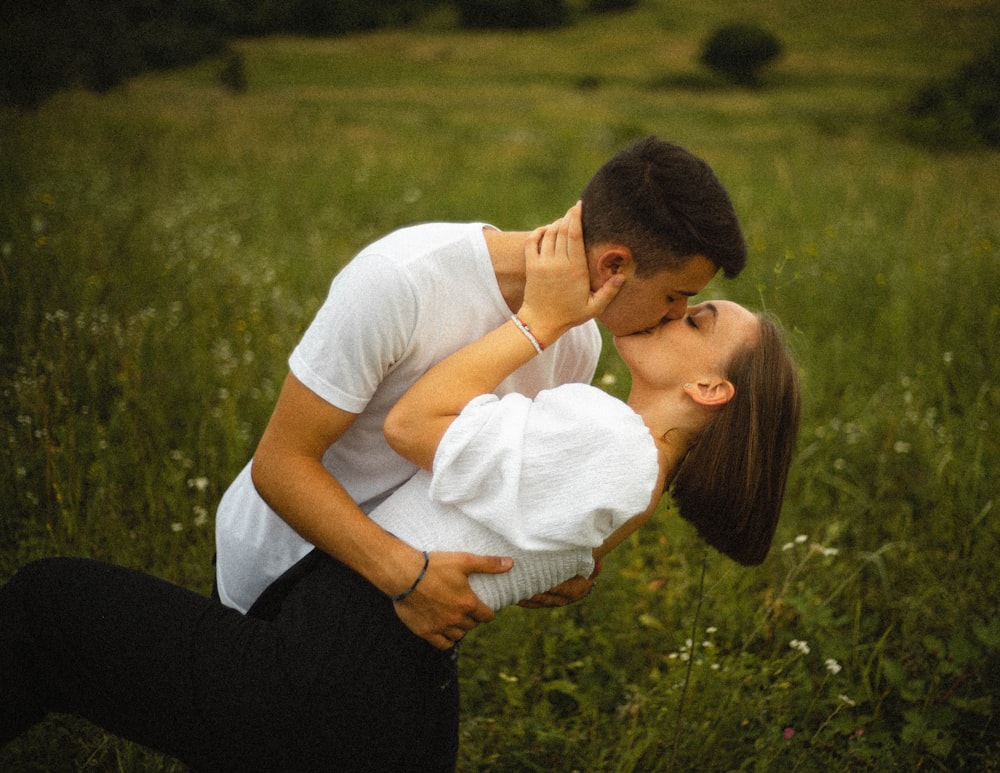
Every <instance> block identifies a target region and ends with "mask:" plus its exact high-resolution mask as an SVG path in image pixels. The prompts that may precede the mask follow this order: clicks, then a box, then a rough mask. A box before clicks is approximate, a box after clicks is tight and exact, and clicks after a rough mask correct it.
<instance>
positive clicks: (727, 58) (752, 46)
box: [700, 23, 782, 86]
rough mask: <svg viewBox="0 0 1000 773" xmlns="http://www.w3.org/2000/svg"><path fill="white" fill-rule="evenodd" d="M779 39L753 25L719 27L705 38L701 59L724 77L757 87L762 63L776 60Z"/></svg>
mask: <svg viewBox="0 0 1000 773" xmlns="http://www.w3.org/2000/svg"><path fill="white" fill-rule="evenodd" d="M781 50H782V45H781V41H779V40H778V39H777V38H776V37H775V36H774V35H772V34H771V33H770V32H768V31H767V30H764V29H762V28H760V27H757V26H755V25H752V24H743V23H734V24H727V25H725V26H723V27H719V28H718V29H717V30H715V32H713V33H712V34H711V35H710V36H709V38H708V39H707V40H706V41H705V44H704V46H703V48H702V52H701V58H700V61H701V63H702V64H704V65H706V66H707V67H709V68H710V69H712V70H713V71H715V72H717V73H719V74H720V75H722V76H723V77H724V78H726V79H727V80H730V81H732V82H733V83H738V84H740V85H741V86H756V85H758V84H759V82H760V71H761V69H762V68H763V67H764V65H766V64H768V63H769V62H771V61H772V60H774V59H776V58H777V57H778V56H779V55H780V54H781Z"/></svg>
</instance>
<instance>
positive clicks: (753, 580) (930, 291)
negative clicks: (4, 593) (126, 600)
mask: <svg viewBox="0 0 1000 773" xmlns="http://www.w3.org/2000/svg"><path fill="white" fill-rule="evenodd" d="M674 6H676V7H674ZM733 18H740V19H750V20H753V21H756V22H758V23H761V24H763V25H764V26H766V27H767V28H768V29H770V30H771V31H772V32H773V33H775V34H776V35H777V36H778V37H779V38H780V39H781V40H782V41H783V43H784V45H785V53H784V56H783V57H782V58H781V59H780V60H779V61H778V62H777V63H776V64H775V65H774V66H772V68H771V69H770V70H769V71H768V72H767V73H766V76H765V79H764V85H763V86H762V87H761V88H759V89H756V90H752V91H748V90H743V89H738V88H735V87H731V86H728V85H726V84H725V83H723V82H721V81H719V80H717V79H716V78H714V77H713V76H711V75H710V74H708V73H707V72H706V71H704V70H702V69H701V68H700V67H699V65H698V64H697V55H698V51H699V47H700V45H701V42H702V41H703V40H704V38H705V37H707V35H708V33H709V32H710V31H711V30H712V29H713V27H715V26H716V25H718V24H720V23H722V22H724V21H728V20H730V19H733ZM998 32H1000V8H998V7H997V5H996V3H995V2H986V1H985V0H984V1H983V2H976V1H975V0H950V1H949V0H940V1H933V0H915V1H914V2H909V3H902V2H892V1H890V0H873V1H872V2H869V3H854V2H848V0H834V1H833V2H826V3H819V2H805V3H803V2H791V0H773V1H772V2H769V3H762V2H749V1H748V2H740V3H726V2H721V1H719V0H710V1H709V2H703V3H698V4H681V3H668V2H653V1H652V0H647V2H645V3H644V4H643V6H642V7H641V8H640V9H639V10H636V11H633V12H630V13H627V14H622V15H615V16H610V17H589V18H587V19H585V20H583V21H582V22H581V23H579V24H577V25H575V26H573V27H571V28H568V29H565V30H560V31H553V32H545V33H524V34H470V33H461V34H460V33H457V32H454V31H450V30H448V29H445V28H444V25H443V24H434V23H429V24H427V25H426V26H425V27H424V28H422V29H419V30H413V31H405V32H404V31H391V32H382V33H377V34H370V35H363V36H352V37H347V38H342V39H334V40H321V39H309V40H303V39H293V38H280V37H279V38H269V39H262V40H247V41H241V42H239V43H238V44H237V45H236V49H237V50H238V52H239V53H240V54H241V55H242V57H243V59H244V61H245V66H246V74H247V78H248V84H249V87H248V89H247V91H246V92H245V93H241V94H234V93H231V92H229V91H227V90H226V89H225V88H223V87H222V85H221V84H220V81H219V70H220V68H221V66H222V63H221V62H220V61H211V62H205V63H203V64H201V65H198V66H195V67H192V68H188V69H183V70H179V71H174V72H169V73H164V74H157V75H150V76H145V77H141V78H137V79H135V80H133V81H131V82H129V83H128V85H127V86H125V87H123V88H121V89H118V90H116V91H113V92H111V93H108V94H106V95H103V96H99V95H94V94H89V93H83V92H68V93H64V94H61V95H58V96H57V97H55V98H54V99H53V100H52V101H51V102H49V103H47V104H46V105H44V106H43V107H42V108H41V109H39V110H38V111H37V112H35V113H16V112H0V391H2V403H0V405H2V411H0V579H5V578H6V577H9V576H10V575H11V574H12V573H13V572H14V570H15V569H16V568H17V567H18V566H19V565H21V564H22V563H24V562H25V561H28V560H30V559H32V558H36V557H40V556H44V555H53V554H63V555H87V556H92V557H96V558H100V559H105V560H111V561H115V562H118V563H122V564H126V565H129V566H135V567H140V568H143V569H145V570H148V571H150V572H152V573H154V574H157V575H160V576H162V577H166V578H168V579H171V580H173V581H176V582H179V583H182V584H184V585H187V586H189V587H192V588H195V589H197V590H200V591H207V590H208V588H209V587H210V583H211V564H210V560H211V556H212V552H213V535H212V522H213V512H214V507H215V504H216V502H217V500H218V498H219V496H220V494H221V492H222V491H223V490H224V488H225V487H226V485H227V484H228V483H229V481H230V480H231V478H232V477H233V476H234V475H235V473H236V472H237V470H238V469H239V468H240V467H241V466H242V465H243V464H244V463H245V461H246V460H247V459H248V458H249V456H250V454H251V453H252V450H253V448H254V445H255V443H256V439H257V437H258V436H259V433H260V431H261V429H262V428H263V425H264V423H265V422H266V420H267V417H268V415H269V413H270V409H271V407H272V405H273V402H274V399H275V397H276V390H277V388H278V385H280V383H281V379H282V378H283V376H284V373H285V370H286V357H287V355H288V353H289V352H290V350H291V348H292V347H293V346H294V344H295V342H296V340H297V338H298V336H299V335H300V334H301V332H302V330H303V329H304V327H305V326H306V325H307V324H308V322H309V320H310V319H311V315H312V313H313V311H314V310H315V309H316V307H317V306H318V305H319V303H320V301H321V299H322V298H323V296H324V295H325V293H326V289H327V286H328V284H329V281H330V278H331V277H332V276H333V274H334V273H335V272H336V271H337V270H338V268H339V267H340V266H341V265H343V263H344V262H345V261H346V260H348V259H349V258H350V256H351V255H352V254H353V252H354V251H356V250H357V249H358V248H359V247H361V246H362V245H363V244H365V243H366V242H368V241H369V240H371V239H373V238H374V237H376V236H378V235H380V234H382V233H383V232H385V231H387V230H389V229H391V228H393V227H396V226H399V225H404V224H408V223H412V222H417V221H426V220H486V221H489V222H492V223H494V224H496V225H498V226H500V227H503V228H511V229H515V228H524V227H533V226H534V225H537V224H540V223H543V222H548V221H549V220H551V219H553V218H554V217H556V216H558V215H559V214H560V213H561V212H563V211H564V210H565V208H566V207H567V206H568V205H569V204H571V203H572V202H573V201H575V200H576V198H577V196H578V195H579V192H580V189H581V187H582V186H583V184H584V183H585V182H586V180H587V179H588V178H589V176H590V175H591V174H592V173H593V171H594V170H595V169H596V168H597V167H598V166H599V165H600V163H602V162H603V161H604V160H605V159H606V158H607V157H609V156H610V155H611V154H612V153H613V152H614V151H615V150H617V149H618V148H619V147H621V146H622V145H623V144H625V143H627V142H629V141H630V140H632V139H635V138H638V137H640V136H643V135H646V134H652V133H655V134H659V135H660V136H662V137H665V138H668V139H672V140H674V141H677V142H679V143H681V144H683V145H685V146H687V147H689V148H690V149H691V150H693V151H694V152H696V153H698V154H699V155H701V156H703V157H704V158H706V159H707V160H708V161H709V162H710V163H711V164H712V165H713V167H715V169H716V170H717V172H718V174H719V176H720V177H721V178H722V179H723V181H724V182H725V183H726V185H727V187H728V188H729V189H730V191H731V193H732V195H733V199H734V201H735V203H736V206H737V209H738V211H739V214H740V216H741V218H742V220H743V222H744V225H745V229H746V233H747V235H748V239H749V243H750V248H751V262H750V266H749V267H748V269H747V270H746V271H745V272H744V274H743V275H742V276H741V277H740V278H739V279H737V280H735V281H724V280H721V279H720V280H716V281H715V282H714V283H713V284H712V285H711V286H710V288H709V290H708V291H707V294H708V295H714V296H725V297H729V298H732V299H734V300H737V301H740V302H743V303H746V304H748V305H751V306H754V307H758V308H761V307H764V308H768V309H770V310H772V311H774V312H775V313H776V314H778V315H779V316H780V317H781V319H782V320H783V321H784V323H785V325H786V326H787V328H788V330H789V333H790V336H791V338H792V341H793V344H794V347H795V349H796V352H797V357H798V360H799V362H800V363H801V367H802V376H803V382H804V387H805V400H806V404H805V414H804V417H803V432H802V436H801V440H800V449H799V454H798V457H797V462H796V465H795V467H794V468H793V472H792V477H791V480H790V483H789V493H788V497H787V501H786V507H785V511H784V514H783V520H782V523H781V525H780V527H779V531H778V537H777V540H776V544H775V547H774V549H773V551H772V554H771V556H770V557H769V558H768V560H767V562H766V563H765V564H764V565H763V566H761V567H759V568H757V569H753V570H745V569H740V568H738V567H736V566H735V565H731V564H728V563H726V561H724V560H723V559H722V558H720V557H719V556H717V555H716V554H713V553H711V552H708V551H706V550H705V549H703V548H702V547H701V546H700V545H699V543H698V542H697V540H696V539H695V538H694V536H693V535H692V533H691V530H690V529H689V528H688V527H687V526H686V525H685V524H684V523H683V522H681V521H680V520H679V519H678V518H676V517H672V513H671V512H670V511H669V510H666V509H665V510H664V511H663V512H662V513H661V514H660V515H659V516H658V519H657V522H656V523H655V524H654V525H652V526H650V527H647V529H645V530H643V532H642V533H641V534H639V535H636V536H635V537H633V538H632V539H631V541H630V542H628V543H627V544H625V545H624V546H623V547H622V548H620V549H619V550H618V551H617V552H616V553H615V554H613V555H612V556H611V557H610V559H609V560H608V561H607V563H606V569H605V571H604V574H603V575H602V579H601V585H600V587H599V589H598V591H597V592H596V593H595V594H593V595H592V596H591V597H590V598H589V599H588V600H587V601H586V602H584V603H581V604H578V605H575V606H573V607H572V608H569V609H566V610H558V611H544V612H538V611H526V610H521V609H510V610H505V611H504V612H503V613H501V615H500V616H499V621H498V622H497V623H496V624H494V625H491V626H486V627H483V628H481V629H478V630H477V631H476V632H474V633H473V634H472V635H470V636H469V637H467V640H466V642H465V643H464V645H463V652H462V687H463V721H462V752H461V769H462V770H464V771H521V770H539V771H633V770H635V771H688V770H691V771H696V770H697V771H702V770H713V771H714V770H720V771H721V770H753V771H763V770H778V769H791V770H798V771H814V770H815V771H826V770H831V769H832V770H846V769H850V770H879V771H881V770H889V769H896V770H906V771H909V770H945V769H948V770H950V769H958V768H963V769H968V770H997V769H1000V763H998V762H997V760H1000V677H998V674H1000V657H998V650H1000V616H998V601H997V599H998V598H1000V581H998V572H997V569H996V563H997V558H996V557H997V555H998V550H1000V545H998V542H1000V540H998V533H1000V529H998V527H997V525H996V519H997V515H998V512H997V504H998V499H1000V420H998V418H997V415H998V411H1000V377H998V373H997V363H998V362H1000V197H998V191H1000V154H998V153H997V152H995V151H986V150H982V151H967V152H964V153H960V154H959V153H951V154H948V153H931V152H929V151H928V150H926V149H924V148H921V147H917V146H913V145H910V144H907V143H906V142H904V141H903V140H902V139H901V138H900V134H899V133H898V131H897V122H898V116H899V114H900V110H901V105H902V104H903V103H904V102H905V101H906V99H907V98H908V97H909V95H910V94H911V93H912V92H913V90H914V89H916V88H917V87H918V86H920V85H921V84H923V83H924V82H926V81H927V80H928V79H929V78H933V77H943V76H945V75H947V74H948V73H949V72H951V71H952V70H953V68H955V67H957V66H958V65H960V64H961V63H963V62H964V61H966V60H967V59H969V58H971V57H972V56H973V55H974V54H976V53H977V52H978V51H979V50H980V49H981V48H982V47H983V46H984V45H985V44H986V43H987V42H988V40H989V38H990V36H991V35H996V34H997V33H998ZM598 378H599V379H600V382H601V383H602V384H605V385H606V386H607V388H608V389H609V390H611V391H614V392H615V393H618V394H621V393H623V392H624V390H625V388H626V386H627V385H626V376H625V374H624V372H623V371H622V368H621V366H620V363H618V361H617V360H616V359H615V356H614V355H613V353H612V352H611V350H610V347H609V350H608V352H607V353H606V355H605V357H604V360H603V361H602V365H601V368H600V371H599V373H598ZM0 769H2V770H5V771H7V770H11V771H28V770H38V771H43V770H44V771H62V770H66V771H71V770H98V771H147V770H161V771H171V770H182V768H181V767H180V766H179V765H178V764H176V763H174V762H173V761H171V760H168V759H163V758H160V757H158V756H157V755H155V754H153V753H151V752H149V751H147V750H144V749H142V748H140V747H137V746H134V745H132V744H129V743H126V742H123V741H120V740H119V739H115V738H111V737H108V736H106V735H104V734H103V733H101V732H100V731H98V730H96V729H94V728H92V727H90V726H89V725H86V724H85V723H82V722H79V721H77V720H73V719H70V718H65V717H57V718H54V719H52V720H51V721H48V722H46V723H45V724H44V725H42V726H40V727H39V728H36V730H34V731H33V732H32V733H30V734H29V735H27V736H26V737H24V738H23V739H20V740H19V741H18V742H16V743H15V744H13V745H12V746H10V747H9V748H8V749H6V750H4V751H0Z"/></svg>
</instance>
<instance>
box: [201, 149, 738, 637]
mask: <svg viewBox="0 0 1000 773" xmlns="http://www.w3.org/2000/svg"><path fill="white" fill-rule="evenodd" d="M582 230H583V238H584V241H585V247H586V252H587V259H588V264H589V268H590V273H591V285H592V288H593V289H597V288H599V287H601V286H603V285H604V283H605V282H606V281H607V279H608V278H609V277H610V276H612V275H614V274H621V275H623V276H624V278H625V279H624V283H623V284H622V285H621V288H620V290H619V292H618V295H617V296H616V298H615V299H614V301H612V303H611V304H610V305H609V306H608V307H607V309H606V310H605V312H604V313H603V314H602V315H601V316H600V317H599V319H600V321H601V322H602V323H603V324H604V325H605V326H606V327H607V328H608V329H609V330H610V331H611V332H612V333H613V334H615V335H629V334H635V333H641V332H643V331H645V330H647V329H649V328H652V327H653V326H654V325H656V324H658V323H659V322H660V321H662V320H663V319H664V318H668V317H669V318H671V319H677V318H680V317H682V316H683V315H684V313H685V311H686V309H687V303H688V299H689V298H690V297H692V296H694V295H696V294H697V293H698V292H700V291H701V290H702V289H703V288H704V287H705V285H707V284H708V282H709V281H710V280H711V279H712V277H713V276H714V275H715V274H716V273H717V272H718V271H719V270H720V269H721V270H722V271H723V273H724V274H725V275H726V276H727V277H730V278H731V277H734V276H736V275H737V274H739V272H740V271H741V270H742V268H743V266H744V265H745V262H746V247H745V244H744V240H743V236H742V233H741V230H740V226H739V222H738V219H737V217H736V214H735V212H734V211H733V207H732V204H731V202H730V200H729V197H728V195H727V194H726V191H725V189H724V188H723V187H722V185H721V183H720V182H719V181H718V179H717V178H716V177H715V175H714V174H713V173H712V171H711V169H710V168H709V167H708V166H707V165H706V164H705V163H704V162H703V161H701V160H699V159H697V158H695V157H694V156H692V155H691V154H690V153H688V152H687V151H685V150H683V149H682V148H679V147H677V146H675V145H671V144H669V143H666V142H663V141H661V140H659V139H657V138H655V137H650V138H647V139H645V140H643V141H641V142H638V143H636V144H635V145H633V146H631V147H629V148H627V149H625V150H623V151H622V152H620V153H619V154H618V155H616V156H615V157H614V158H612V159H611V160H610V161H608V162H607V163H606V164H605V165H604V166H602V167H601V169H600V170H598V172H597V173H596V174H595V175H594V177H593V178H592V179H591V181H590V182H589V183H588V185H587V187H586V189H585V190H584V193H583V196H582ZM527 236H528V234H527V233H525V232H502V231H499V230H497V229H495V228H492V227H491V226H487V225H483V224H428V225H422V226H415V227H412V228H404V229H401V230H399V231H396V232H394V233H392V234H389V235H388V236H386V237H384V238H383V239H381V240H379V241H377V242H375V243H374V244H372V245H370V246H369V247H367V248H365V249H364V250H362V252H361V253H359V255H358V256H357V257H356V258H355V259H354V260H353V261H352V262H351V263H350V264H348V265H347V266H346V267H345V268H344V269H343V271H341V272H340V274H338V276H337V277H336V278H335V279H334V281H333V284H332V286H331V288H330V294H329V296H328V298H327V300H326V302H325V303H324V305H323V307H322V308H321V309H320V310H319V312H318V313H317V316H316V318H315V320H314V321H313V323H312V325H311V326H310V327H309V329H308V330H307V331H306V333H305V335H304V336H303V339H302V341H301V342H300V343H299V345H298V346H297V347H296V349H295V351H294V352H293V353H292V356H291V358H290V361H289V364H290V373H289V375H288V378H287V379H286V382H285V385H284V387H283V389H282V392H281V394H280V396H279V398H278V402H277V404H276V406H275V410H274V413H273V415H272V417H271V420H270V422H269V423H268V426H267V428H266V429H265V431H264V434H263V436H262V438H261V441H260V444H259V446H258V448H257V451H256V453H255V455H254V458H253V460H252V461H251V463H249V464H248V465H247V466H246V468H244V470H243V471H242V472H241V473H240V475H239V476H238V477H237V479H236V480H235V481H234V483H233V484H232V486H231V487H230V488H229V490H228V491H227V492H226V494H225V496H224V497H223V500H222V502H221V503H220V507H219V513H218V518H217V524H216V539H217V548H218V570H217V581H218V592H219V595H220V598H221V599H222V601H223V602H224V603H226V604H228V605H230V606H233V607H235V608H237V609H240V610H242V611H244V612H247V613H249V614H255V615H260V616H268V615H271V614H273V612H274V611H275V608H276V607H275V605H276V604H280V600H281V596H282V593H283V592H284V589H286V588H287V587H289V586H290V584H292V583H294V582H295V581H296V579H297V576H298V575H297V571H296V570H297V566H296V565H297V563H298V562H299V561H300V560H301V559H302V558H304V557H305V556H306V555H307V554H308V553H310V552H311V551H312V550H313V549H314V548H319V549H321V550H324V551H326V552H327V553H329V554H331V555H333V556H334V557H335V558H337V559H338V560H339V561H341V562H342V563H344V564H346V565H347V566H349V567H350V568H352V569H353V570H354V571H356V572H357V573H358V574H360V575H362V576H363V577H365V578H366V579H367V580H368V581H369V582H371V583H372V584H373V585H374V586H375V587H377V588H378V589H380V590H381V591H382V592H383V593H385V594H387V595H388V596H390V597H393V598H395V597H397V596H400V597H402V598H400V599H399V600H397V601H396V602H395V609H396V612H397V614H398V615H399V617H400V619H401V620H402V621H403V623H404V624H405V625H406V626H407V627H408V628H409V629H410V630H411V631H413V632H414V633H415V634H417V635H418V636H420V637H422V638H424V639H425V640H427V641H428V642H430V643H431V644H432V645H434V646H435V647H437V648H439V649H447V648H448V647H450V646H451V645H452V644H453V643H454V641H456V640H457V638H461V635H464V633H465V632H467V631H469V630H471V629H472V628H473V627H475V626H476V625H477V624H478V623H480V622H488V621H490V620H492V618H493V612H492V610H490V609H489V607H487V606H486V605H485V604H483V603H482V602H481V601H480V600H479V599H478V598H476V596H475V594H473V593H472V591H471V590H470V588H469V583H468V576H469V575H470V574H473V573H498V572H503V571H507V570H508V569H509V568H510V566H511V562H510V559H509V558H506V557H498V556H474V555H471V554H467V553H434V554H432V555H431V557H430V560H429V561H425V559H424V556H423V555H422V554H421V553H420V552H419V551H417V550H415V549H413V548H412V547H410V546H409V545H407V544H405V543H403V542H401V541H400V540H398V539H396V538H395V537H394V536H392V535H391V534H389V533H387V532H385V531H383V530H382V529H381V528H379V527H378V526H377V525H376V524H375V523H374V522H373V521H371V520H370V519H369V518H368V517H367V515H366V513H367V512H370V511H371V510H372V509H373V508H374V507H375V506H376V505H377V504H378V503H379V502H380V501H382V500H383V499H384V498H385V497H386V496H387V495H388V494H390V493H391V492H392V491H393V490H394V489H395V488H397V487H398V486H399V485H401V484H402V483H403V482H404V481H405V480H407V479H408V478H409V477H410V476H411V475H412V474H413V472H414V471H415V469H416V468H415V467H414V466H413V465H412V464H410V463H408V462H406V461H405V460H403V459H402V458H401V457H399V456H397V455H396V454H394V453H393V452H392V451H391V449H389V447H388V445H387V444H386V442H385V439H384V438H383V436H382V431H381V430H382V423H383V420H384V418H385V414H386V413H387V412H388V410H389V408H390V407H391V406H392V405H393V404H394V403H395V401H396V399H398V397H399V396H400V395H401V394H402V393H403V392H404V391H406V389H407V388H408V387H409V386H410V385H411V384H412V383H413V382H414V381H415V380H416V379H417V378H418V377H419V376H420V375H421V374H422V373H423V372H425V371H426V370H427V369H429V368H430V367H431V366H432V365H434V364H435V363H436V362H438V361H439V360H441V359H443V358H444V357H445V356H447V355H448V354H450V353H451V352H453V351H455V350H456V349H458V348H460V347H461V346H462V345H464V344H465V343H468V342H469V341H472V340H475V339H477V338H479V337H480V336H481V335H483V334H484V333H485V332H487V331H489V330H492V329H493V328H495V327H497V326H499V325H500V324H501V323H503V322H505V321H506V320H508V319H509V318H510V316H511V314H512V313H513V312H514V311H515V310H516V309H518V308H519V306H520V304H521V300H522V296H523V292H524V286H525V257H524V255H525V253H524V244H525V240H526V238H527ZM543 343H544V342H543ZM599 353H600V335H599V333H598V331H597V328H596V326H595V325H594V323H589V324H587V325H584V326H581V327H579V328H577V329H574V330H573V331H571V332H570V333H568V334H566V335H565V336H563V338H561V339H560V340H559V341H558V342H557V343H556V344H554V345H553V346H552V347H549V348H547V349H546V350H545V352H544V353H543V354H542V355H541V356H539V357H537V358H535V360H533V361H532V362H531V363H530V364H529V365H528V366H526V367H524V368H522V369H521V370H519V371H518V372H517V373H515V374H514V375H513V376H511V377H510V378H509V379H507V380H506V381H505V382H504V383H503V384H502V385H501V387H500V388H499V389H498V390H497V392H498V394H501V395H502V394H507V393H510V392H520V393H522V394H526V395H528V396H532V397H533V396H534V395H535V394H537V393H538V392H539V391H540V390H542V389H546V388H548V387H552V386H555V385H557V384H560V383H566V382H572V381H579V382H589V381H590V380H591V379H592V378H593V375H594V370H595V368H596V365H597V358H598V355H599ZM587 588H589V582H588V581H587V580H585V579H583V578H578V581H577V582H573V581H570V582H569V583H567V584H565V587H563V586H560V588H559V589H554V591H553V592H552V593H550V594H548V595H547V597H546V598H544V599H541V600H540V602H541V603H547V604H559V603H565V600H575V599H576V598H578V597H580V596H581V595H582V594H583V591H584V590H586V589H587ZM456 632H461V635H459V634H457V633H456Z"/></svg>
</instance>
